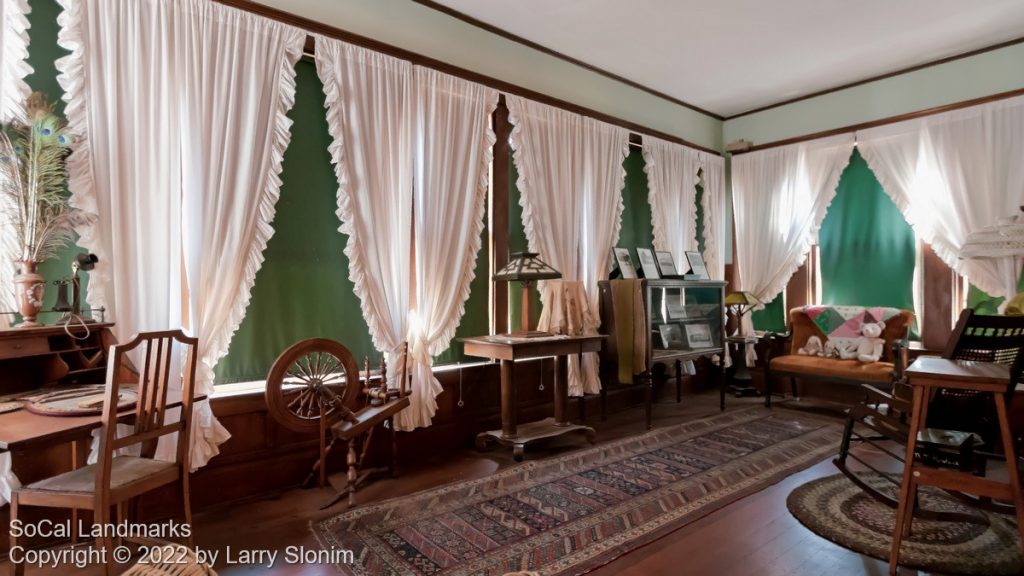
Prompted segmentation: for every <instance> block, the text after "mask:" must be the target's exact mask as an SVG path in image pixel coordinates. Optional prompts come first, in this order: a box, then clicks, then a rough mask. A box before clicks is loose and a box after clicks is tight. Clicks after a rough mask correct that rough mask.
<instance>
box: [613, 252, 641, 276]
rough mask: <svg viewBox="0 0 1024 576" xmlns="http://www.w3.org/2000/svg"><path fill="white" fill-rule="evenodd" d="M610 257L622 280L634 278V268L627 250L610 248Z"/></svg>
mask: <svg viewBox="0 0 1024 576" xmlns="http://www.w3.org/2000/svg"><path fill="white" fill-rule="evenodd" d="M612 257H613V259H614V261H615V266H616V267H617V268H618V269H619V274H621V275H622V277H623V278H626V279H632V278H636V267H635V266H633V257H632V256H630V255H629V248H612Z"/></svg>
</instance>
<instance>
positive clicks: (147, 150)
mask: <svg viewBox="0 0 1024 576" xmlns="http://www.w3.org/2000/svg"><path fill="white" fill-rule="evenodd" d="M60 2H61V5H62V6H63V8H64V12H63V13H62V14H61V16H60V18H59V23H60V25H61V31H60V34H59V37H58V42H59V44H60V45H61V46H63V47H64V48H66V49H68V50H70V51H71V54H70V55H69V56H67V57H65V58H62V59H61V60H59V61H58V62H57V69H58V71H59V72H60V76H59V78H58V79H59V81H60V83H61V86H62V87H63V88H64V92H65V93H64V100H65V102H66V103H67V108H66V114H67V117H68V123H69V125H70V127H71V129H72V130H73V131H74V132H75V133H76V135H77V140H76V143H75V148H74V153H73V154H72V155H71V156H70V157H69V159H68V168H69V173H70V182H69V188H70V189H71V192H72V198H71V201H72V204H74V205H75V206H76V207H78V208H80V209H82V210H84V211H85V212H86V213H88V214H90V215H92V218H91V219H90V221H89V222H88V223H87V224H85V225H83V226H81V227H80V228H78V229H77V232H78V233H79V236H80V238H79V244H80V245H82V246H84V247H88V248H89V249H90V250H91V251H92V252H94V253H96V254H97V256H99V263H98V264H97V267H96V270H94V271H93V272H92V273H91V275H90V284H89V294H88V298H89V303H90V305H91V306H93V307H100V306H105V307H106V308H107V309H108V310H110V314H111V317H112V318H113V319H114V320H115V321H116V322H117V326H116V331H115V332H116V336H117V338H118V339H119V340H121V341H126V340H128V339H129V338H130V337H131V335H132V334H134V333H136V332H141V331H149V330H161V329H166V328H168V327H177V326H182V325H183V324H184V322H183V319H184V318H183V311H182V310H181V301H182V283H183V280H184V278H183V277H182V266H181V263H182V262H183V261H184V263H185V267H186V270H187V273H186V276H187V279H188V284H189V290H190V291H191V292H192V293H191V294H190V299H189V300H190V306H191V308H192V309H191V310H190V312H191V313H192V316H191V318H192V321H191V325H192V328H193V332H194V333H196V334H197V335H198V336H199V339H200V354H201V357H202V359H203V361H202V365H203V366H202V368H201V369H200V370H199V373H200V374H202V376H200V380H199V382H198V387H197V391H198V392H200V393H209V392H211V391H212V378H211V369H212V363H215V362H216V359H217V358H219V357H220V356H221V355H223V351H224V350H226V348H227V342H228V341H229V340H230V336H231V334H232V333H233V332H234V330H235V328H237V325H238V321H240V320H241V313H242V311H244V306H245V303H246V302H247V299H248V298H247V294H248V290H249V288H251V282H252V277H253V275H254V274H255V269H256V268H258V266H259V263H260V262H261V261H262V258H261V256H260V255H259V253H260V252H261V251H262V249H263V247H264V246H265V244H266V240H267V238H268V237H269V222H270V220H271V218H272V217H273V201H274V200H275V199H276V195H277V187H278V185H279V181H278V180H277V178H276V173H277V170H278V169H279V167H280V156H281V154H282V153H283V151H284V147H285V146H286V145H287V125H288V124H287V119H284V118H283V114H284V112H285V111H286V110H287V107H288V106H290V104H291V102H292V99H293V96H294V82H293V80H292V77H293V74H294V72H292V71H291V66H292V65H293V64H294V62H295V60H296V59H297V58H298V56H299V53H300V51H301V42H302V39H303V36H302V34H301V33H299V32H297V31H295V29H293V28H291V27H288V26H285V25H282V24H279V23H276V22H273V21H269V20H265V19H261V18H258V17H255V16H252V15H249V14H247V13H245V12H242V11H238V10H235V9H232V8H228V7H225V6H222V5H219V4H214V3H212V2H209V1H208V0H143V1H137V0H60ZM129 23H130V24H131V25H128V24H129ZM139 30H144V31H146V33H144V34H140V33H137V31H139ZM109 78H118V79H121V81H119V82H115V83H112V84H111V83H109V82H107V81H106V80H107V79H109ZM183 233H184V234H183ZM228 236H230V240H228V239H227V237H228ZM200 256H202V258H201V257H200ZM204 260H205V262H204ZM214 270H216V272H213V271H214ZM213 276H216V277H215V278H214V277H213ZM225 302H229V303H230V304H225ZM218 308H220V309H219V310H218ZM193 422H194V426H195V427H194V428H193V436H192V450H191V455H190V457H191V465H192V467H193V468H197V467H200V466H203V465H204V464H206V462H207V461H208V459H209V458H210V457H212V456H213V455H215V454H216V453H217V444H218V443H220V442H223V441H224V440H226V439H227V437H228V434H227V431H226V430H225V429H224V428H223V427H222V426H220V424H219V423H218V422H217V421H216V418H214V416H213V413H212V411H211V410H210V407H209V403H208V402H202V403H199V404H197V405H196V407H195V417H194V420H193ZM160 452H161V453H163V454H164V455H165V456H166V455H167V454H166V451H165V450H163V449H161V450H160Z"/></svg>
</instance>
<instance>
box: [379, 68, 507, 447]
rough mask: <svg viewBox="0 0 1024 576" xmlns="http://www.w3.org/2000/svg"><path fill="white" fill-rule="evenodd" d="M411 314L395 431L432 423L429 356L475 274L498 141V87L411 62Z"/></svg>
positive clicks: (434, 385)
mask: <svg viewBox="0 0 1024 576" xmlns="http://www.w3.org/2000/svg"><path fill="white" fill-rule="evenodd" d="M413 77H414V79H415V85H416V86H415V110H416V130H415V141H416V145H415V177H414V180H415V182H416V185H415V194H414V200H413V205H414V209H413V213H414V216H413V218H414V221H415V224H414V227H413V228H414V231H413V236H414V240H415V246H416V264H415V278H416V282H415V285H416V288H415V290H416V308H415V309H416V311H417V314H416V316H415V317H414V318H413V320H412V322H411V325H410V332H409V342H410V350H411V353H412V358H413V373H412V374H413V383H412V395H411V398H410V400H411V405H410V406H409V408H408V409H406V410H403V411H402V412H400V413H398V415H396V416H395V428H396V429H397V430H412V429H414V428H416V427H418V426H429V425H430V421H431V419H432V418H433V416H434V413H435V412H436V411H437V402H436V400H435V398H436V397H437V395H438V394H440V393H441V391H442V388H441V384H440V382H438V381H437V378H435V377H434V374H433V371H432V367H433V356H436V355H437V354H440V353H441V352H443V351H444V350H446V349H447V348H448V346H449V344H450V343H451V340H452V337H453V336H454V335H455V330H456V328H458V326H459V321H460V320H461V319H462V315H463V313H464V312H465V303H466V299H467V298H469V290H470V284H471V283H472V282H473V276H474V275H475V272H476V258H477V253H478V252H479V251H480V239H481V235H482V233H483V227H484V221H485V216H486V208H487V187H488V177H489V172H488V167H489V165H490V162H491V154H492V152H491V151H492V149H493V145H494V141H495V137H494V131H493V130H492V129H491V113H492V112H493V111H494V108H495V106H497V104H498V92H497V91H496V90H493V89H490V88H487V87H484V86H481V85H479V84H475V83H473V82H467V81H465V80H462V79H460V78H456V77H454V76H449V75H447V74H442V73H440V72H437V71H435V70H431V69H429V68H422V67H419V66H416V67H415V68H414V70H413Z"/></svg>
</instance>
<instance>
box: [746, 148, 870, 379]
mask: <svg viewBox="0 0 1024 576" xmlns="http://www.w3.org/2000/svg"><path fill="white" fill-rule="evenodd" d="M852 151H853V135H852V134H843V135H839V136H833V137H830V138H821V139H818V140H811V141H809V142H801V143H798V144H791V145H789V146H779V147H777V148H770V149H767V150H762V151H758V152H750V153H747V154H743V155H739V156H736V157H734V158H733V161H732V194H733V210H734V211H735V220H736V260H737V265H738V270H737V272H738V274H737V276H738V278H739V282H738V284H739V288H737V289H742V290H745V291H747V292H751V293H753V294H754V295H755V296H757V297H758V298H759V299H760V300H761V301H762V302H770V301H772V300H773V299H775V297H776V296H778V295H779V293H781V292H782V291H783V290H784V289H785V288H786V283H787V282H789V278H790V277H791V276H792V275H793V273H794V272H796V270H797V268H799V267H800V266H801V265H802V264H803V263H804V261H805V260H806V258H807V254H808V253H809V252H810V250H811V247H812V246H813V245H814V244H815V242H817V237H818V229H819V228H820V227H821V222H822V220H823V219H824V218H825V213H826V212H827V211H828V206H829V204H831V203H832V199H833V198H834V197H835V194H836V186H837V185H838V183H839V176H840V175H841V174H842V171H843V168H844V167H845V166H846V165H847V163H848V162H849V159H850V154H851V152H852ZM750 316H751V315H750V314H747V315H744V317H743V321H742V323H741V330H742V333H743V334H744V335H751V334H753V323H752V322H751V319H750ZM754 360H756V355H754V354H753V348H752V347H748V349H747V365H748V366H753V362H754Z"/></svg>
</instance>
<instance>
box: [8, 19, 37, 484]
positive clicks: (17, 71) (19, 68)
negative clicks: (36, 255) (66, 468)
mask: <svg viewBox="0 0 1024 576" xmlns="http://www.w3.org/2000/svg"><path fill="white" fill-rule="evenodd" d="M30 11H31V9H30V8H29V5H28V1H27V0H0V24H2V25H3V28H0V122H7V121H9V120H12V119H14V118H20V117H22V116H24V113H25V110H24V103H25V98H27V97H28V95H29V93H30V92H31V90H30V89H29V86H28V83H27V82H25V78H26V77H27V76H28V75H29V74H31V73H32V68H31V67H30V66H29V65H28V29H29V22H28V18H27V14H28V13H29V12H30ZM0 202H4V203H5V204H6V198H0ZM13 217H14V206H13V205H11V206H7V205H3V206H0V312H9V311H12V310H14V309H16V308H17V300H16V298H15V295H14V276H15V275H16V274H17V267H16V266H15V264H14V258H15V254H16V253H17V240H16V239H15V234H14V227H13V226H10V225H8V224H9V222H10V219H11V218H13ZM13 320H14V317H13V316H11V315H9V314H0V328H7V327H9V326H10V325H11V323H12V322H13ZM0 457H2V456H0ZM0 468H2V467H0ZM8 468H9V466H8ZM8 472H10V470H9V469H8ZM3 474H4V473H3V471H2V470H0V504H2V503H3V502H4V496H3V493H2V486H3V484H2V483H3V482H4V478H3Z"/></svg>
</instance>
